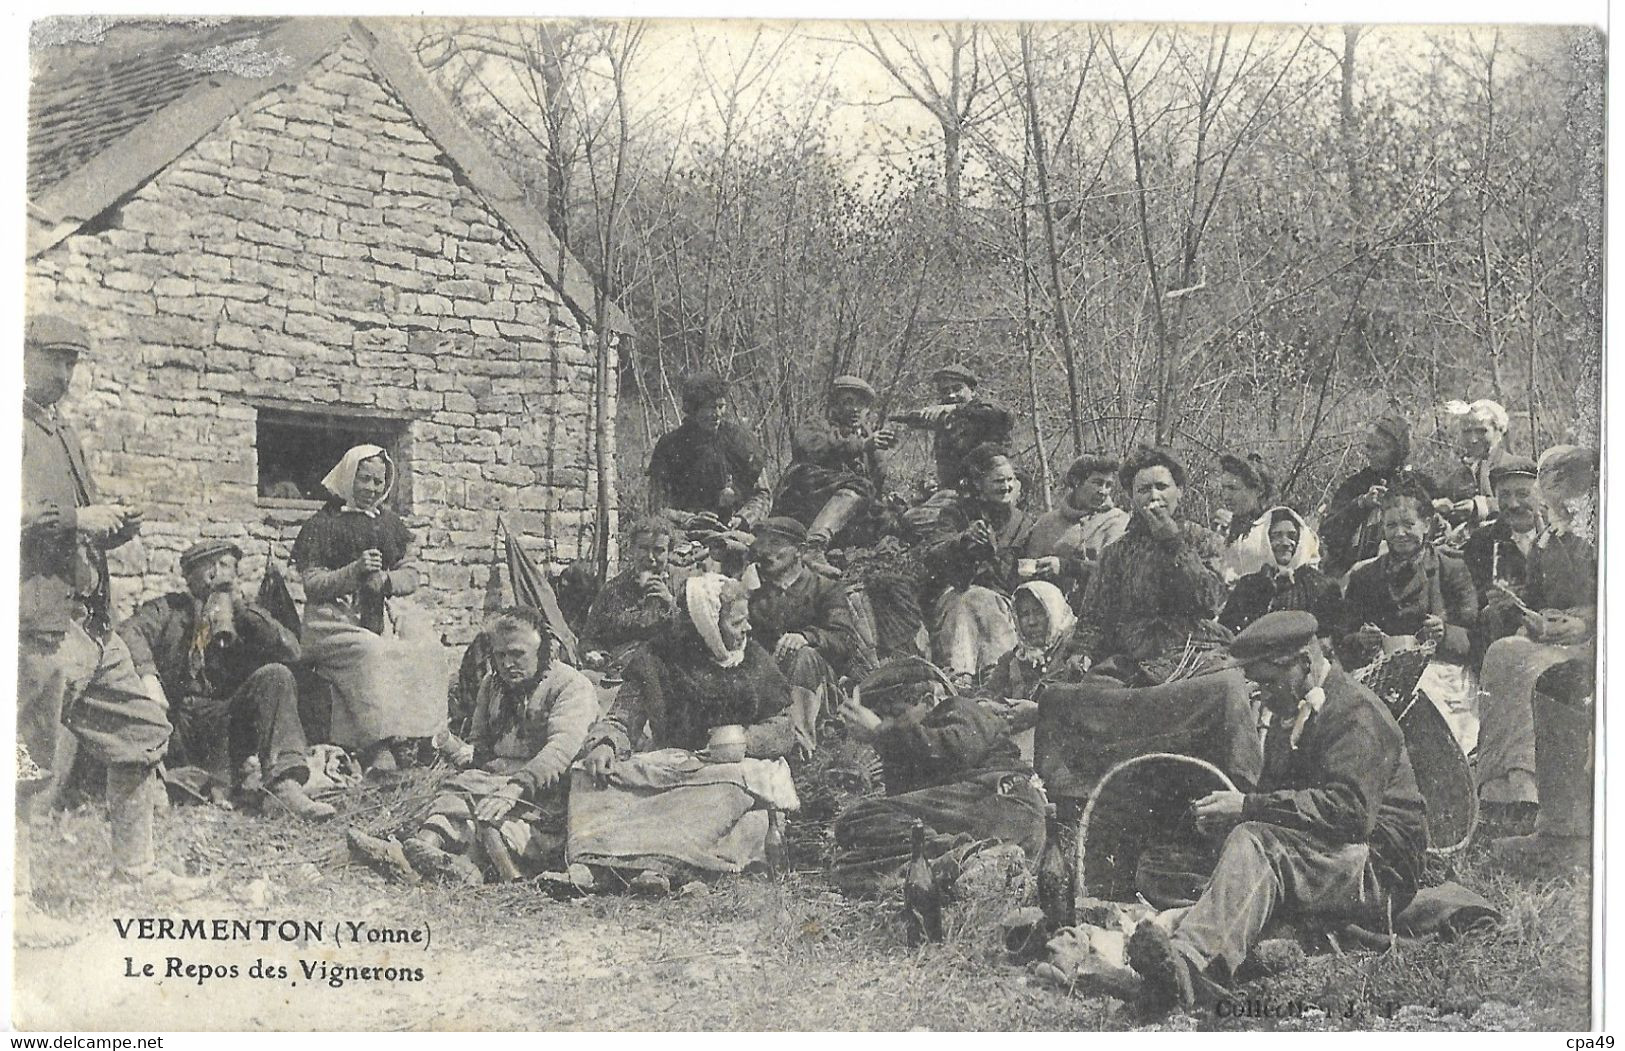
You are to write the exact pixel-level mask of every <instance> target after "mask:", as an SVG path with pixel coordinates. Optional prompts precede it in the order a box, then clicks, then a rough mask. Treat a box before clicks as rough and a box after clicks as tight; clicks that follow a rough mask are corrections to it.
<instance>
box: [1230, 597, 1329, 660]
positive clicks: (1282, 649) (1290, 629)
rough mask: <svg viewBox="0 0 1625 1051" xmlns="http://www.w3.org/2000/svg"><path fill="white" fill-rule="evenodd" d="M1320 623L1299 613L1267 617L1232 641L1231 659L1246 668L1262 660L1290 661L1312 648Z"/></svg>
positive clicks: (1285, 610) (1291, 611)
mask: <svg viewBox="0 0 1625 1051" xmlns="http://www.w3.org/2000/svg"><path fill="white" fill-rule="evenodd" d="M1319 630H1320V622H1319V621H1318V620H1316V619H1315V615H1314V614H1313V613H1305V612H1304V611H1303V610H1298V609H1283V610H1277V611H1276V612H1274V613H1266V614H1264V615H1263V616H1262V617H1259V618H1258V619H1257V620H1255V621H1253V622H1252V623H1251V624H1249V625H1247V626H1246V627H1245V628H1243V629H1242V630H1241V632H1240V634H1238V635H1237V636H1236V637H1235V638H1234V639H1232V640H1230V656H1232V657H1234V658H1235V659H1236V660H1237V661H1240V662H1241V663H1243V664H1245V663H1246V662H1247V661H1251V660H1257V659H1259V658H1260V657H1287V656H1291V655H1292V654H1294V653H1297V652H1298V651H1299V650H1301V649H1303V648H1304V647H1305V646H1307V645H1309V642H1310V640H1311V639H1313V638H1314V637H1315V633H1316V632H1318V631H1319Z"/></svg>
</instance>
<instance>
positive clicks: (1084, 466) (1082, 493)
mask: <svg viewBox="0 0 1625 1051" xmlns="http://www.w3.org/2000/svg"><path fill="white" fill-rule="evenodd" d="M1121 466H1122V464H1120V463H1118V462H1117V460H1116V458H1114V457H1110V456H1105V455H1103V454H1100V453H1085V454H1084V455H1082V456H1080V457H1078V458H1077V459H1076V460H1073V461H1072V465H1071V466H1070V467H1068V468H1067V469H1066V484H1067V486H1068V492H1067V494H1066V495H1065V496H1064V497H1062V498H1061V503H1060V505H1059V506H1058V507H1056V508H1055V510H1053V511H1046V512H1044V513H1043V514H1041V515H1039V516H1038V523H1037V524H1036V525H1034V526H1033V532H1032V537H1031V539H1030V540H1029V541H1028V552H1029V554H1031V555H1032V557H1033V558H1035V559H1038V560H1039V561H1040V562H1042V561H1043V560H1045V559H1050V558H1052V559H1055V560H1056V561H1057V563H1058V564H1059V567H1060V571H1059V573H1058V574H1055V575H1053V576H1052V577H1051V583H1053V584H1056V585H1057V586H1058V587H1060V588H1061V590H1062V591H1063V592H1065V593H1066V595H1067V596H1068V598H1069V599H1075V598H1077V597H1079V596H1080V595H1081V594H1082V592H1083V588H1084V586H1085V585H1087V584H1088V583H1089V575H1090V574H1091V573H1092V572H1094V569H1095V567H1096V566H1097V565H1099V564H1100V553H1101V552H1102V551H1104V550H1106V546H1107V545H1108V544H1111V543H1114V542H1115V541H1116V540H1117V539H1118V538H1119V537H1121V536H1122V535H1123V531H1124V530H1125V529H1127V528H1128V522H1129V513H1128V512H1127V511H1125V510H1123V509H1122V508H1120V507H1117V506H1114V505H1113V504H1112V487H1113V486H1114V485H1115V484H1116V476H1117V469H1118V468H1119V467H1121Z"/></svg>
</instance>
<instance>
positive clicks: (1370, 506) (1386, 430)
mask: <svg viewBox="0 0 1625 1051" xmlns="http://www.w3.org/2000/svg"><path fill="white" fill-rule="evenodd" d="M1363 441H1364V450H1365V458H1366V466H1365V467H1363V468H1361V469H1360V470H1358V471H1356V472H1354V474H1352V475H1350V476H1349V477H1348V478H1345V479H1344V480H1343V484H1341V485H1339V486H1338V487H1337V490H1336V492H1334V493H1332V498H1331V501H1330V503H1328V504H1327V506H1326V508H1325V510H1324V511H1323V512H1322V513H1321V521H1320V541H1321V546H1322V548H1323V549H1324V551H1325V570H1326V572H1327V574H1328V575H1330V576H1334V577H1339V578H1341V577H1342V576H1343V575H1344V574H1345V573H1347V572H1348V571H1349V569H1350V567H1352V566H1353V565H1354V564H1355V563H1356V562H1362V561H1364V560H1365V559H1368V558H1374V557H1376V554H1377V548H1378V547H1379V546H1380V545H1381V544H1382V532H1383V531H1382V513H1381V511H1380V510H1379V509H1378V505H1379V504H1380V503H1381V502H1382V498H1383V497H1384V496H1385V495H1387V494H1388V493H1391V492H1392V493H1404V494H1407V495H1411V496H1420V497H1422V498H1423V499H1424V500H1429V501H1431V500H1432V499H1433V494H1434V492H1435V490H1436V486H1435V485H1434V484H1433V479H1431V478H1429V477H1428V476H1427V475H1426V474H1423V473H1422V472H1421V471H1419V470H1417V469H1416V468H1415V467H1412V466H1411V463H1410V456H1411V425H1410V424H1409V423H1407V422H1405V418H1404V417H1402V416H1394V415H1389V416H1384V417H1382V418H1381V419H1379V420H1378V421H1377V422H1376V423H1373V424H1372V425H1371V427H1370V428H1369V429H1368V430H1367V431H1366V432H1365V437H1364V439H1363Z"/></svg>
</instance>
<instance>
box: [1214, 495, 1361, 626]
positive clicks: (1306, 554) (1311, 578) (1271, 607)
mask: <svg viewBox="0 0 1625 1051" xmlns="http://www.w3.org/2000/svg"><path fill="white" fill-rule="evenodd" d="M1260 522H1262V523H1263V524H1264V525H1265V527H1266V528H1267V530H1268V532H1267V533H1265V540H1266V543H1267V545H1268V551H1269V561H1268V562H1266V563H1264V564H1263V565H1261V566H1259V567H1258V568H1257V569H1255V570H1253V571H1252V572H1251V573H1248V574H1247V575H1246V576H1244V577H1242V578H1241V579H1240V580H1238V581H1236V586H1235V588H1234V589H1232V590H1231V592H1230V599H1229V601H1227V602H1226V603H1225V604H1224V609H1223V611H1221V612H1220V613H1219V623H1220V624H1223V625H1224V626H1225V627H1227V628H1229V629H1230V630H1231V631H1240V630H1241V629H1242V628H1245V627H1246V626H1247V625H1249V624H1251V623H1252V622H1253V621H1255V620H1257V619H1258V618H1259V617H1262V616H1263V615H1264V614H1266V613H1273V612H1275V611H1276V610H1282V609H1299V610H1305V611H1307V612H1309V613H1313V614H1314V615H1315V619H1316V620H1317V621H1319V622H1320V634H1321V635H1323V636H1326V637H1332V636H1335V635H1337V634H1338V633H1340V632H1341V631H1342V630H1343V629H1342V620H1343V612H1342V610H1343V592H1342V589H1341V588H1339V587H1338V586H1337V581H1335V580H1333V579H1331V578H1330V577H1328V576H1327V575H1326V574H1324V573H1322V572H1321V571H1320V568H1319V566H1320V538H1319V537H1317V536H1316V535H1315V531H1314V530H1313V529H1310V528H1309V524H1308V523H1307V522H1305V521H1304V520H1303V517H1302V516H1301V515H1299V514H1298V512H1296V511H1294V510H1292V508H1290V507H1272V508H1270V509H1269V511H1267V512H1266V513H1265V514H1264V515H1262V516H1261V517H1260ZM1249 536H1251V534H1249Z"/></svg>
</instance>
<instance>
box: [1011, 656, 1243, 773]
mask: <svg viewBox="0 0 1625 1051" xmlns="http://www.w3.org/2000/svg"><path fill="white" fill-rule="evenodd" d="M1249 693H1250V691H1249V689H1248V686H1247V680H1246V679H1244V678H1243V677H1242V674H1241V672H1240V671H1239V670H1236V669H1234V668H1232V669H1227V670H1225V671H1217V672H1209V673H1207V674H1204V675H1196V676H1192V677H1191V678H1188V679H1179V680H1176V681H1174V682H1171V683H1166V684H1164V685H1161V686H1139V687H1135V686H1125V685H1124V684H1123V683H1122V682H1120V681H1118V680H1117V679H1113V678H1111V677H1109V676H1105V675H1088V676H1085V677H1084V678H1083V679H1082V680H1081V681H1079V682H1077V683H1056V684H1052V685H1049V686H1046V687H1045V688H1044V689H1043V690H1042V691H1040V693H1039V695H1038V698H1037V699H1038V729H1037V732H1036V733H1035V735H1034V739H1033V765H1034V766H1035V767H1036V768H1037V770H1038V775H1039V776H1040V777H1042V778H1043V779H1044V786H1045V788H1046V790H1047V791H1048V792H1049V795H1050V798H1051V799H1052V800H1053V799H1055V798H1057V797H1066V798H1074V799H1084V798H1087V797H1088V795H1089V793H1090V792H1091V791H1093V790H1094V787H1095V785H1097V784H1099V782H1100V779H1101V778H1102V777H1103V776H1104V775H1105V773H1106V771H1108V770H1110V769H1111V768H1112V767H1113V766H1115V765H1117V764H1118V763H1120V762H1122V761H1123V760H1125V759H1132V758H1133V757H1135V756H1137V755H1144V754H1146V753H1148V752H1174V753H1176V754H1179V755H1189V756H1194V757H1195V758H1197V759H1205V760H1207V761H1208V762H1210V763H1212V764H1213V765H1214V766H1217V767H1218V768H1219V769H1220V770H1223V771H1224V772H1225V774H1227V775H1228V776H1229V777H1230V779H1231V780H1232V781H1234V782H1235V783H1236V784H1238V785H1240V786H1241V787H1242V788H1243V789H1244V790H1245V789H1248V788H1251V787H1252V786H1253V785H1255V784H1257V783H1258V776H1259V774H1260V773H1261V772H1262V770H1263V766H1264V754H1263V746H1262V743H1261V741H1260V739H1259V734H1258V717H1257V714H1256V712H1255V710H1254V708H1253V704H1252V701H1251V698H1250V696H1249Z"/></svg>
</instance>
